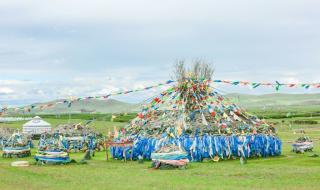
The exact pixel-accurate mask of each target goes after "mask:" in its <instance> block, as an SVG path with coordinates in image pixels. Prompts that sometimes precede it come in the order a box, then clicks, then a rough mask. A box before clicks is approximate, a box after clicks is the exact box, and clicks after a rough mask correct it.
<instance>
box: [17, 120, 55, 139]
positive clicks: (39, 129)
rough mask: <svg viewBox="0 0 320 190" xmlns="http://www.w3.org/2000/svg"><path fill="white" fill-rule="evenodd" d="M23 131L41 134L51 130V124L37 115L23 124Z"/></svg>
mask: <svg viewBox="0 0 320 190" xmlns="http://www.w3.org/2000/svg"><path fill="white" fill-rule="evenodd" d="M22 131H23V133H26V134H30V135H39V134H42V133H44V132H49V131H51V124H50V123H48V122H46V121H44V120H42V119H41V117H39V116H36V117H34V118H32V119H31V120H30V121H28V122H27V123H25V124H24V125H23V130H22Z"/></svg>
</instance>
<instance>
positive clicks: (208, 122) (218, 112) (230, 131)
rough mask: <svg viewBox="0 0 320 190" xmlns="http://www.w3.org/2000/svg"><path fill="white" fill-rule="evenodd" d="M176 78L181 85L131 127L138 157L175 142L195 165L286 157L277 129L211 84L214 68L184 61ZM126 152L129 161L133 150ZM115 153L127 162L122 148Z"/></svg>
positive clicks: (162, 96) (145, 109) (163, 95)
mask: <svg viewBox="0 0 320 190" xmlns="http://www.w3.org/2000/svg"><path fill="white" fill-rule="evenodd" d="M176 75H177V77H176V78H177V83H176V85H175V86H172V87H170V88H169V89H167V90H166V91H164V92H162V93H161V94H160V95H158V96H156V97H154V98H152V99H150V100H149V101H147V102H146V103H145V105H144V106H143V108H142V110H141V112H140V113H138V116H137V117H136V118H135V119H133V120H132V121H131V122H130V124H129V125H128V126H127V127H126V130H125V134H124V135H123V136H122V138H121V139H120V140H121V141H126V140H133V141H134V147H133V157H134V158H138V157H143V158H145V159H150V155H151V153H152V152H154V151H157V150H159V149H160V148H161V147H163V146H166V145H171V144H173V145H177V146H179V147H181V149H184V150H185V151H186V152H187V153H188V154H189V160H192V161H202V160H203V159H204V158H213V157H216V156H218V157H220V158H222V159H231V158H232V159H235V158H237V157H246V158H248V157H260V156H261V157H266V156H276V155H280V154H281V140H280V139H279V138H278V137H277V134H276V131H275V129H274V128H273V127H272V126H270V125H268V124H267V123H265V122H264V121H263V120H260V119H259V118H257V117H256V116H253V115H250V114H248V113H246V112H245V111H244V110H243V109H241V108H240V107H238V106H237V105H235V104H233V103H230V101H228V100H227V98H225V97H224V96H222V95H221V94H219V93H218V92H217V91H216V90H215V89H214V88H213V87H212V86H210V84H211V76H212V69H211V68H210V66H209V65H207V64H202V63H196V64H195V65H194V66H193V69H192V70H186V69H185V66H184V64H183V63H180V64H178V65H177V67H176ZM126 151H127V154H126V156H127V157H129V155H130V150H129V148H128V149H127V150H126ZM111 153H112V155H113V157H114V158H118V159H122V158H123V152H122V148H117V147H113V148H112V149H111Z"/></svg>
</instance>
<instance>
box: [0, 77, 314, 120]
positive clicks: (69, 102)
mask: <svg viewBox="0 0 320 190" xmlns="http://www.w3.org/2000/svg"><path fill="white" fill-rule="evenodd" d="M187 80H190V79H187ZM203 81H204V80H202V82H203ZM194 82H197V81H194ZM207 82H208V83H217V84H219V83H220V84H228V85H232V86H248V87H251V88H253V89H256V88H258V87H271V88H274V89H275V90H276V91H279V90H280V89H281V88H283V87H287V88H302V89H306V90H307V89H311V88H313V89H320V83H281V82H279V81H275V82H274V83H270V82H249V81H238V80H207ZM172 83H176V81H174V80H168V81H166V82H164V83H159V84H157V85H153V86H148V87H145V88H138V89H133V90H126V91H119V92H112V93H110V94H107V95H103V96H88V97H80V98H71V99H63V100H61V101H58V102H56V103H49V104H37V105H31V106H25V107H16V108H10V110H13V111H14V112H18V111H24V112H31V111H32V110H34V109H40V110H44V109H49V108H52V107H54V106H56V105H57V104H66V105H67V107H68V108H70V107H71V106H72V104H73V103H74V102H75V101H81V100H89V99H108V98H110V97H112V96H118V95H126V94H130V93H134V92H141V91H145V90H150V89H155V88H159V87H161V86H164V85H170V84H172ZM171 90H172V89H171ZM157 103H160V102H157ZM8 110H9V108H8V107H7V106H2V108H0V116H2V115H3V114H4V113H5V112H7V111H8Z"/></svg>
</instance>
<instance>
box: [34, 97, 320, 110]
mask: <svg viewBox="0 0 320 190" xmlns="http://www.w3.org/2000/svg"><path fill="white" fill-rule="evenodd" d="M225 96H226V97H227V98H228V99H229V101H231V102H234V103H235V104H238V105H239V106H241V107H243V108H246V109H266V108H274V107H281V106H285V107H290V106H291V107H297V106H304V107H313V108H314V109H319V111H320V93H319V94H265V95H246V94H227V95H225ZM57 101H59V100H56V101H52V102H47V103H44V104H48V103H53V104H54V103H55V102H57ZM33 105H41V104H33ZM140 105H141V104H131V103H126V102H121V101H118V100H114V99H108V100H95V99H90V100H81V101H76V102H74V103H73V104H72V106H71V107H70V108H68V106H67V105H66V104H57V105H56V106H54V107H52V108H50V109H44V110H39V109H35V110H33V111H32V112H33V113H37V114H54V113H130V112H138V111H139V110H140Z"/></svg>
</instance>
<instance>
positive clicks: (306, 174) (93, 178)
mask: <svg viewBox="0 0 320 190" xmlns="http://www.w3.org/2000/svg"><path fill="white" fill-rule="evenodd" d="M85 119H87V118H86V117H83V118H81V117H80V116H72V117H71V120H69V118H68V117H60V118H55V117H53V116H51V117H47V119H46V120H47V121H48V122H50V123H52V124H53V126H55V125H57V124H61V123H68V122H72V123H78V122H85ZM297 120H298V121H307V120H312V121H317V122H318V124H307V123H303V122H302V124H295V122H294V121H297ZM269 121H271V122H272V123H274V124H275V125H276V127H277V129H278V132H279V136H280V137H281V139H282V141H283V153H282V156H279V157H269V158H259V159H250V160H248V163H247V164H246V165H240V162H239V160H227V161H221V162H218V163H214V162H211V161H207V162H203V163H191V164H190V165H189V167H188V168H187V169H186V170H153V169H151V168H150V166H151V162H149V161H145V162H144V163H143V164H139V163H137V162H127V163H124V162H123V161H119V160H109V161H106V160H105V152H100V153H97V154H96V157H94V158H93V159H92V160H91V161H88V164H85V165H78V164H70V165H58V166H37V165H31V166H30V167H27V168H15V167H11V166H10V163H11V162H13V161H17V160H28V161H30V163H34V160H33V158H23V159H3V158H0V189H3V190H5V189H77V190H80V189H118V190H120V189H140V190H143V189H183V190H185V189H268V190H269V189H290V190H294V189H297V190H298V189H299V190H303V189H308V190H309V189H319V187H320V180H319V179H320V157H315V158H314V157H309V156H310V155H312V154H315V153H316V154H320V143H319V140H320V117H319V116H315V117H312V118H309V117H292V118H279V119H278V118H276V119H272V118H271V119H269ZM23 123H24V122H14V123H5V124H0V126H1V127H11V128H20V129H21V126H22V124H23ZM125 124H126V123H125V122H111V121H110V118H109V117H108V116H105V117H100V119H97V120H96V121H94V122H93V123H92V124H91V125H92V126H94V127H95V129H96V130H98V131H100V132H103V133H106V132H107V131H108V130H111V129H113V126H118V127H121V126H124V125H125ZM296 129H303V130H305V132H306V133H307V135H309V136H310V137H311V138H312V139H313V140H314V141H315V149H314V152H312V153H305V154H296V153H293V152H291V143H292V142H293V141H294V140H295V139H297V138H298V137H299V136H301V134H295V133H294V131H295V130H296ZM35 152H36V150H35V149H34V150H33V152H32V153H33V154H34V153H35ZM70 156H71V158H72V159H75V160H77V161H79V160H81V159H82V157H83V153H72V154H71V155H70Z"/></svg>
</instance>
